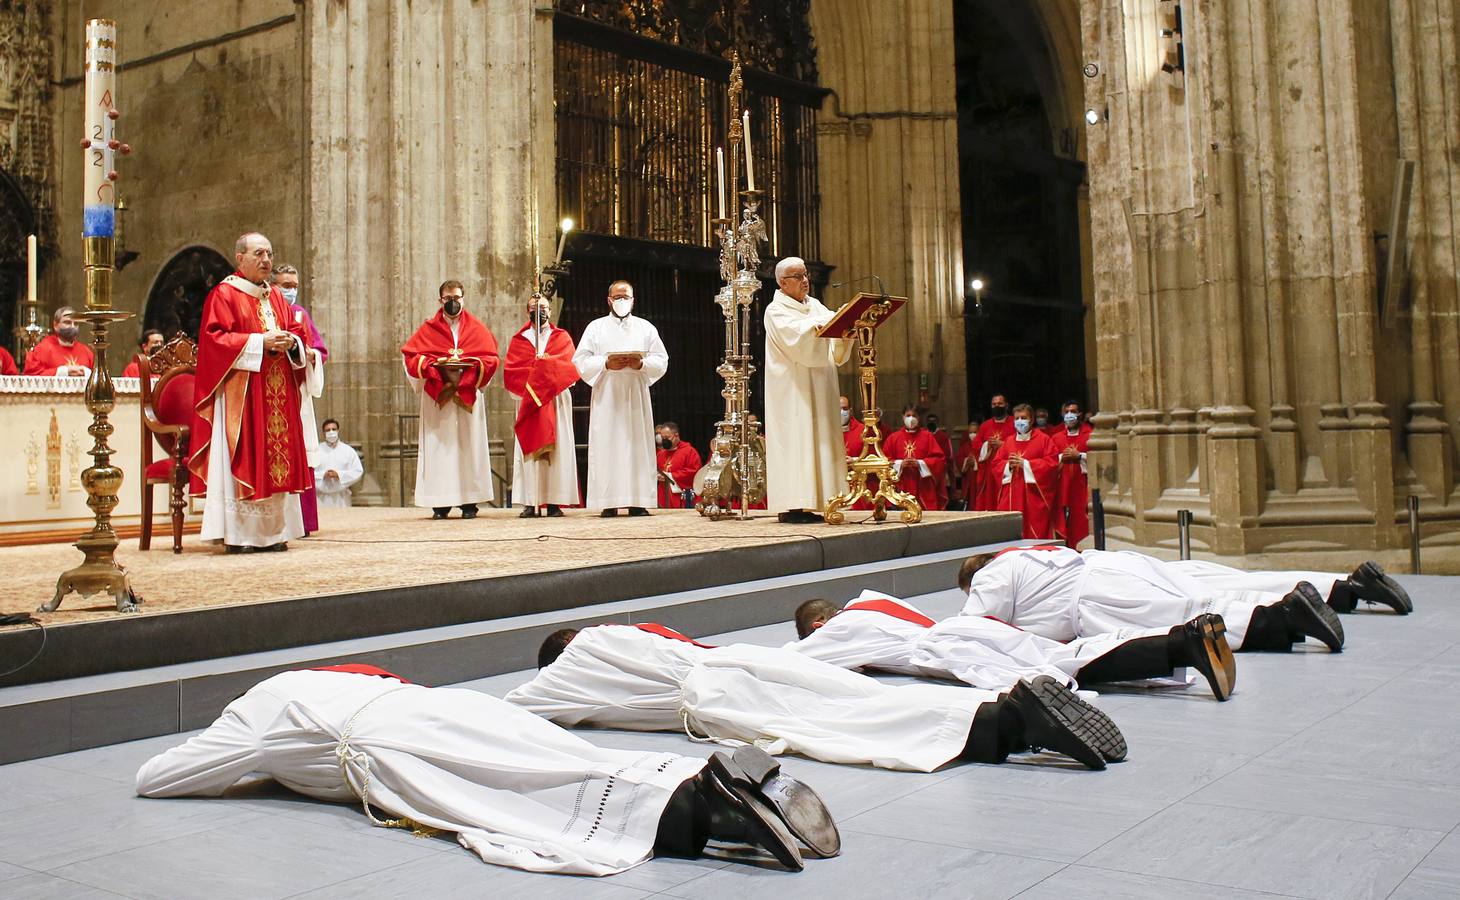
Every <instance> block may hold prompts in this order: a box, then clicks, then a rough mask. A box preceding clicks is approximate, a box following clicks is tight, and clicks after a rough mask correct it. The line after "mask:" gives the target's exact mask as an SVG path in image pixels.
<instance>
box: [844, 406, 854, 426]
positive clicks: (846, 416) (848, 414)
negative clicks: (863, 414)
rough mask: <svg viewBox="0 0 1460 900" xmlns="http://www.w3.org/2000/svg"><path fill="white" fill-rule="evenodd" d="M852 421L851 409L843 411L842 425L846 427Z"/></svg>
mask: <svg viewBox="0 0 1460 900" xmlns="http://www.w3.org/2000/svg"><path fill="white" fill-rule="evenodd" d="M850 421H852V411H851V410H850V409H844V410H842V424H843V425H845V424H847V423H848V422H850Z"/></svg>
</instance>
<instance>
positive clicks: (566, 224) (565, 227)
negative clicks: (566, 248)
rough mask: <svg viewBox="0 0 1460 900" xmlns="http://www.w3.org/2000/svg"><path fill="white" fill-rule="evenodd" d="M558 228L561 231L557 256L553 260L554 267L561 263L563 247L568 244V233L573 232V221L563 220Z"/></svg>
mask: <svg viewBox="0 0 1460 900" xmlns="http://www.w3.org/2000/svg"><path fill="white" fill-rule="evenodd" d="M558 227H559V228H561V229H562V234H561V235H559V236H558V255H557V256H556V257H555V258H554V259H553V264H554V265H556V264H558V263H560V262H562V261H563V245H564V244H566V243H567V242H568V232H570V231H572V230H573V220H572V219H564V220H563V221H562V222H561V223H559V225H558Z"/></svg>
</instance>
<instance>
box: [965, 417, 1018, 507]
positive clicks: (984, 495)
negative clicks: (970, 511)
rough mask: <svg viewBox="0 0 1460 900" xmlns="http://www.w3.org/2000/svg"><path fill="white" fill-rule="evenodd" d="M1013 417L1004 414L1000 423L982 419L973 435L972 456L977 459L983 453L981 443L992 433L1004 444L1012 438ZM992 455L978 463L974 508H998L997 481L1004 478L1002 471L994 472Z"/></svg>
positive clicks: (984, 442) (986, 440) (985, 441)
mask: <svg viewBox="0 0 1460 900" xmlns="http://www.w3.org/2000/svg"><path fill="white" fill-rule="evenodd" d="M1014 434H1015V432H1014V417H1013V416H1006V417H1005V418H1004V421H1003V423H1002V424H1000V423H999V422H996V421H994V420H993V419H984V421H983V424H982V425H980V426H978V433H977V434H975V435H974V436H973V441H972V443H973V458H974V459H978V458H979V456H981V455H982V453H983V445H984V444H986V443H988V441H989V439H990V438H992V437H993V436H994V435H998V436H1000V437H1001V438H1003V439H1004V444H1005V446H1007V445H1008V443H1009V441H1012V440H1013V439H1014ZM993 461H994V455H993V454H992V453H990V454H989V456H988V458H987V459H985V460H983V462H981V463H979V465H978V476H977V482H978V484H977V494H976V497H975V501H976V502H975V503H974V505H973V508H974V509H981V510H993V509H998V508H999V482H1001V481H1003V480H1004V473H1003V472H999V473H997V475H996V474H995V473H994V467H993Z"/></svg>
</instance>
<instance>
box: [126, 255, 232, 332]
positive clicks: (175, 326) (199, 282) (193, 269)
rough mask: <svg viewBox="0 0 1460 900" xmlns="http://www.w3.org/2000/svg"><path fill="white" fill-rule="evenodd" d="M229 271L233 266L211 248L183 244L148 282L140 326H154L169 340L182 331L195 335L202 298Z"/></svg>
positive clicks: (201, 316)
mask: <svg viewBox="0 0 1460 900" xmlns="http://www.w3.org/2000/svg"><path fill="white" fill-rule="evenodd" d="M232 274H233V265H232V264H231V263H229V262H228V260H227V259H225V258H224V257H223V254H221V253H219V252H218V251H217V250H214V249H213V248H212V247H204V246H202V245H197V246H193V247H187V248H185V249H183V250H181V251H179V252H178V253H177V254H175V255H174V256H173V258H172V259H170V260H168V261H167V265H165V266H163V267H162V271H161V272H160V273H158V275H157V280H156V281H155V282H153V283H152V292H151V293H150V294H148V295H147V308H146V312H145V313H144V314H143V321H142V327H143V328H156V329H157V330H158V331H161V332H162V333H163V334H164V335H166V336H167V337H168V338H169V339H171V338H172V337H173V336H174V335H176V334H179V333H182V334H186V335H187V336H188V337H190V338H192V339H193V340H197V338H198V323H199V322H200V321H201V320H202V318H203V301H204V300H206V299H207V298H208V292H209V291H211V290H213V287H214V285H216V284H218V282H220V281H222V280H223V279H225V278H227V277H228V276H229V275H232Z"/></svg>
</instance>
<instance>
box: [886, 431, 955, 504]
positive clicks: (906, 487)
mask: <svg viewBox="0 0 1460 900" xmlns="http://www.w3.org/2000/svg"><path fill="white" fill-rule="evenodd" d="M882 449H883V451H884V452H885V453H886V454H887V458H888V459H890V460H892V461H894V462H896V461H897V460H899V459H900V460H903V461H904V463H903V467H902V476H901V477H900V478H898V479H897V487H898V489H899V490H901V491H904V492H906V493H909V494H912V495H913V496H915V497H917V498H918V502H919V503H921V504H922V507H923V509H926V510H935V509H938V488H937V484H938V479H940V478H942V477H943V470H944V468H945V467H946V466H947V464H948V458H947V457H946V456H944V455H943V447H942V446H941V445H940V444H939V443H938V439H937V438H936V437H934V436H933V434H932V432H929V431H925V430H924V429H922V428H919V429H918V430H917V431H908V430H907V429H906V428H899V429H898V430H896V431H894V432H892V434H889V435H888V436H887V437H886V439H885V440H883V441H882ZM919 459H920V460H922V461H923V462H925V463H927V464H928V477H927V478H924V477H923V473H922V470H921V469H919V468H918V466H917V463H916V462H913V460H919Z"/></svg>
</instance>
